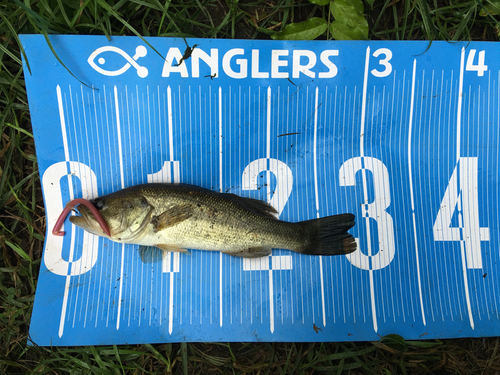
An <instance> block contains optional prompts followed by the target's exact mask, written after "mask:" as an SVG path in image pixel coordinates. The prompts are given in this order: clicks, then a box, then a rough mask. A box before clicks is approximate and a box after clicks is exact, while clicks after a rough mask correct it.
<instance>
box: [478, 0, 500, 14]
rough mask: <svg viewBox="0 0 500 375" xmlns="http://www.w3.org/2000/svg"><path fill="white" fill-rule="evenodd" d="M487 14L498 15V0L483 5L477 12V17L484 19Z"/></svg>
mask: <svg viewBox="0 0 500 375" xmlns="http://www.w3.org/2000/svg"><path fill="white" fill-rule="evenodd" d="M488 13H489V14H490V15H492V16H497V15H499V14H500V0H488V1H486V2H485V3H484V4H483V6H482V9H481V10H480V11H479V15H480V16H483V17H486V16H487V15H488Z"/></svg>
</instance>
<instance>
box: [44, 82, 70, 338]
mask: <svg viewBox="0 0 500 375" xmlns="http://www.w3.org/2000/svg"><path fill="white" fill-rule="evenodd" d="M56 94H57V104H58V109H59V120H60V122H61V132H62V137H63V146H64V159H65V161H66V168H68V164H69V162H70V159H69V148H68V136H67V133H66V120H65V117H64V108H63V102H62V95H61V87H60V86H59V85H57V87H56ZM67 177H68V190H69V196H70V200H73V199H74V197H73V180H72V179H71V169H70V170H69V171H68V173H67ZM52 227H53V225H52ZM49 229H50V228H49ZM48 232H49V236H53V235H52V234H51V233H52V230H49V231H48ZM74 237H75V236H74V233H73V235H72V236H71V244H70V252H69V261H68V263H69V264H72V262H73V256H74V248H75V241H74ZM60 241H61V242H62V241H63V239H62V238H61V239H60ZM68 271H69V272H68V275H67V276H66V282H65V285H64V296H63V304H62V309H61V320H60V322H59V332H58V333H59V337H62V335H63V333H64V320H65V317H66V310H67V307H68V296H69V286H70V282H71V269H70V266H69V267H68Z"/></svg>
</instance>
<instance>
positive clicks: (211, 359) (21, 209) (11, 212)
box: [0, 0, 500, 374]
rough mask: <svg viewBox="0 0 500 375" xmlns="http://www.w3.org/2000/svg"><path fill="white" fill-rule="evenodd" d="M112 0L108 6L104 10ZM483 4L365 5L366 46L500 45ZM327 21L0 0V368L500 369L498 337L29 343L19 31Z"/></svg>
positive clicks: (245, 34)
mask: <svg viewBox="0 0 500 375" xmlns="http://www.w3.org/2000/svg"><path fill="white" fill-rule="evenodd" d="M108 4H109V5H108ZM481 9H482V6H481V3H480V2H479V0H472V1H458V0H446V1H441V0H440V1H437V0H434V1H432V0H430V1H427V2H426V1H424V0H414V1H403V0H401V1H375V4H374V7H373V9H370V8H369V6H368V5H366V4H365V10H366V13H367V19H368V22H369V25H370V38H371V39H390V40H449V41H456V40H498V39H499V37H498V33H499V29H498V27H499V24H498V19H499V18H498V16H497V17H496V18H495V16H486V17H482V16H480V15H479V12H480V10H481ZM312 16H316V17H325V18H328V12H327V11H325V8H324V7H321V6H316V5H312V4H310V3H309V2H308V1H306V0H297V1H295V0H269V1H257V0H254V1H251V0H242V1H224V0H186V1H184V2H175V3H174V2H172V3H170V2H168V1H160V0H120V1H110V2H104V1H103V0H70V1H65V0H40V1H36V0H34V1H30V0H25V1H23V2H21V1H20V0H14V1H13V0H3V1H2V2H1V4H0V130H1V137H0V247H1V249H0V372H3V373H6V374H15V373H41V374H45V373H49V374H65V373H71V374H80V373H89V372H91V373H101V374H114V373H130V374H143V373H144V374H164V373H175V374H177V373H179V374H182V373H184V374H186V373H189V374H219V373H223V374H226V373H227V374H230V373H234V374H244V373H245V374H286V373H302V374H312V373H322V372H324V373H341V372H352V373H353V374H360V373H366V374H370V373H382V374H385V373H386V374H396V373H401V374H405V373H429V372H431V371H432V372H433V373H435V374H454V373H456V374H459V373H460V374H472V373H495V372H498V371H500V350H499V348H498V346H499V340H498V338H487V339H462V340H444V341H437V340H431V341H422V342H404V341H401V340H400V339H398V338H384V339H382V340H381V341H380V342H374V343H322V344H321V343H316V344H309V343H299V344H294V343H252V344H241V343H231V344H228V343H217V344H163V345H128V346H127V345H125V346H107V347H94V346H91V347H77V348H65V347H58V348H42V347H36V346H27V342H28V341H29V337H28V327H29V322H30V317H31V311H32V308H33V301H34V293H35V287H36V282H37V277H38V272H39V266H40V262H41V254H42V248H43V239H44V233H45V216H44V208H43V201H42V199H41V197H42V195H41V189H40V181H39V176H38V169H37V162H36V156H35V149H34V143H33V137H32V134H31V124H30V115H29V109H28V104H27V98H26V88H25V84H24V74H29V73H28V72H23V70H22V67H21V53H22V51H21V47H20V44H19V39H18V35H19V34H22V33H40V34H45V35H48V34H51V33H64V34H94V35H96V34H98V35H106V36H108V37H110V36H112V35H141V36H185V37H187V36H194V37H202V38H245V39H247V38H252V39H255V38H257V39H269V37H270V34H272V33H274V32H276V31H280V30H282V29H283V28H284V27H285V26H286V25H287V24H289V23H290V22H300V21H303V20H306V19H308V18H309V17H312Z"/></svg>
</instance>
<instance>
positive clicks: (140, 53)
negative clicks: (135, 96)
mask: <svg viewBox="0 0 500 375" xmlns="http://www.w3.org/2000/svg"><path fill="white" fill-rule="evenodd" d="M106 52H112V53H116V54H118V55H121V56H122V57H123V58H124V59H125V60H126V61H127V63H126V64H125V65H123V66H122V67H121V68H119V69H116V70H106V69H103V68H102V66H103V65H104V64H106V59H105V58H104V57H102V56H101V57H99V58H98V59H97V63H96V61H95V59H96V58H97V56H99V55H102V54H104V53H106ZM147 53H148V51H147V50H146V47H144V46H137V48H136V49H135V55H134V56H133V57H130V55H128V54H127V53H126V52H125V51H123V50H121V49H120V48H117V47H112V46H106V47H101V48H98V49H96V50H95V51H94V52H92V54H91V55H90V56H89V58H88V59H87V62H88V63H89V64H90V66H91V67H92V68H93V69H94V70H96V71H98V72H99V73H101V74H104V75H105V76H118V75H120V74H123V73H125V72H126V71H127V70H128V69H129V68H130V67H131V66H133V67H134V68H135V69H136V70H137V75H138V76H139V77H141V78H145V77H147V75H148V69H147V68H146V67H145V66H140V65H139V64H137V60H138V59H139V58H141V57H144V56H146V54H147ZM98 64H99V65H98Z"/></svg>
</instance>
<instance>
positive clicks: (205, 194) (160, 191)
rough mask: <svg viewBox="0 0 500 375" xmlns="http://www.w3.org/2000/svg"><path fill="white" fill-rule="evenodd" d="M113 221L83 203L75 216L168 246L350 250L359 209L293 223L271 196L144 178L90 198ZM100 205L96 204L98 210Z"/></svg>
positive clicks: (141, 241)
mask: <svg viewBox="0 0 500 375" xmlns="http://www.w3.org/2000/svg"><path fill="white" fill-rule="evenodd" d="M90 203H91V204H92V205H93V206H94V207H95V208H96V209H97V211H98V212H99V213H100V215H101V216H102V218H103V219H104V221H105V222H106V224H107V225H108V227H109V233H110V234H109V235H108V234H106V233H105V232H104V231H103V229H102V228H101V225H100V224H99V223H98V221H97V219H96V217H95V216H94V214H93V213H92V212H91V210H89V209H88V208H87V207H85V206H79V207H78V211H79V212H80V214H81V216H71V217H70V221H71V222H72V223H73V224H75V225H77V226H79V227H80V228H83V229H84V230H86V231H88V232H90V233H93V234H96V235H99V236H104V237H107V238H109V239H111V240H113V241H116V242H121V243H129V244H138V245H143V246H148V247H149V246H155V247H157V248H160V249H162V250H165V251H180V252H187V249H199V250H216V251H222V252H223V253H226V254H230V255H234V256H239V257H248V258H255V257H261V256H266V255H270V254H271V249H273V248H277V249H288V250H292V251H296V252H298V253H302V254H310V255H339V254H349V253H351V252H353V251H354V250H356V242H355V240H354V238H353V237H352V236H351V235H350V234H349V233H347V231H348V230H349V229H350V228H351V227H352V226H354V224H355V222H354V215H352V214H341V215H335V216H329V217H324V218H320V219H314V220H308V221H302V222H298V223H290V222H285V221H281V220H278V219H277V218H276V217H275V216H274V215H275V214H276V213H277V212H276V210H275V209H274V208H273V207H272V206H270V205H269V204H267V203H266V202H263V201H260V200H256V199H251V198H243V197H239V196H237V195H234V194H224V193H217V192H213V191H211V190H207V189H203V188H200V187H197V186H192V185H185V184H144V185H137V186H132V187H129V188H126V189H123V190H120V191H117V192H115V193H112V194H109V195H104V196H102V197H98V198H95V199H92V200H90ZM94 211H95V210H94Z"/></svg>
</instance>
